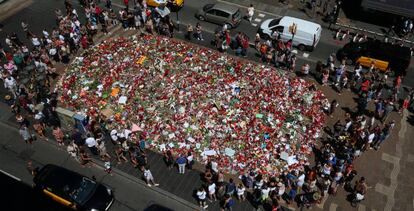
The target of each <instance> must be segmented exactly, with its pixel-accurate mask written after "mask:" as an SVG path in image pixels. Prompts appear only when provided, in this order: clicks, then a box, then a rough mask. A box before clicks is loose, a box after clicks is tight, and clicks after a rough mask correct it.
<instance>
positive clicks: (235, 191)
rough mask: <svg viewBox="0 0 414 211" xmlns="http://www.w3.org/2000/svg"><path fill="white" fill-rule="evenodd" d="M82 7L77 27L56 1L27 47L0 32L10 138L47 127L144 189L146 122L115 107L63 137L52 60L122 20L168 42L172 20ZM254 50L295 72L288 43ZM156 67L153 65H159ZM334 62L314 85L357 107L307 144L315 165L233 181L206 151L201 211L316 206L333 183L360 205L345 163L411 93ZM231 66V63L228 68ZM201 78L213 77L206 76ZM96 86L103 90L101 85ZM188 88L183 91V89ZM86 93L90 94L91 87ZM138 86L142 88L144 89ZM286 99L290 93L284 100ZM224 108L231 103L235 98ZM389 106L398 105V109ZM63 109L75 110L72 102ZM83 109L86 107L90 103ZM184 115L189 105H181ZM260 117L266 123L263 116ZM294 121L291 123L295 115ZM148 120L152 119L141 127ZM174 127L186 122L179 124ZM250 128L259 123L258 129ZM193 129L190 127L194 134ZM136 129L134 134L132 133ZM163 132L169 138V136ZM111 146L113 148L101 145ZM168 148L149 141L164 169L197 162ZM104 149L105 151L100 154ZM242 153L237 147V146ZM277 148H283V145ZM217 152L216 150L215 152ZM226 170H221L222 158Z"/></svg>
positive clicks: (386, 129)
mask: <svg viewBox="0 0 414 211" xmlns="http://www.w3.org/2000/svg"><path fill="white" fill-rule="evenodd" d="M82 4H83V5H84V9H85V16H86V21H85V23H81V21H80V18H79V16H78V14H77V11H76V10H75V9H74V8H73V7H72V6H71V4H70V3H69V1H65V6H66V15H64V14H63V12H62V11H60V10H58V9H57V10H56V11H55V14H56V20H57V27H56V28H54V29H53V30H52V31H47V30H46V29H44V30H43V32H42V35H41V36H38V35H35V34H34V33H32V32H31V30H30V25H29V24H28V23H26V22H22V24H21V26H22V30H23V31H24V32H25V34H26V38H27V39H28V40H29V41H30V42H31V44H32V46H33V48H30V47H29V46H28V45H25V44H24V42H22V41H21V40H20V38H19V37H18V36H17V34H16V33H12V34H10V36H7V38H6V40H5V42H6V44H7V45H8V49H9V50H6V49H4V48H2V49H1V52H0V57H1V58H2V62H3V63H4V64H3V65H2V67H1V72H2V80H3V83H4V87H5V88H6V89H7V90H8V92H9V94H8V95H6V97H5V98H4V100H5V102H6V103H7V104H8V105H9V106H10V108H11V110H12V112H13V113H14V114H15V116H16V121H17V122H18V123H19V133H20V135H21V137H22V139H23V140H24V141H26V142H27V143H29V144H31V143H32V142H33V141H34V140H36V139H37V137H39V138H40V139H47V137H48V135H47V132H46V131H52V132H51V134H52V136H53V137H54V139H55V140H56V143H57V144H58V146H59V147H64V146H65V147H66V150H67V152H68V153H69V154H70V155H71V156H72V157H73V158H74V159H76V160H78V161H79V162H80V164H81V165H88V164H90V163H91V162H93V159H92V157H91V154H92V155H94V156H96V157H99V158H100V159H101V160H103V161H104V162H105V168H106V171H107V172H108V173H110V172H111V168H112V164H111V160H113V159H112V158H115V160H116V161H117V162H118V163H123V162H130V163H131V164H132V165H133V166H134V167H136V168H138V169H139V170H140V171H142V173H143V178H144V179H145V181H146V182H147V184H148V186H152V185H154V186H158V183H156V182H155V181H154V177H153V175H152V173H151V171H150V168H149V163H148V159H147V151H146V150H147V148H148V147H149V145H151V144H153V143H154V142H151V143H150V142H148V140H149V139H148V137H149V136H151V134H149V132H148V133H146V132H144V130H147V131H150V130H149V129H148V128H147V129H146V127H148V126H146V125H142V124H141V125H140V124H135V122H133V121H128V119H125V118H124V117H126V116H128V114H130V113H128V112H127V113H124V112H119V111H118V112H117V111H115V114H105V115H95V114H94V113H93V112H92V113H88V117H87V118H86V120H85V121H84V124H83V125H82V128H79V129H74V130H73V131H63V130H62V129H61V125H60V121H59V118H58V114H57V112H56V108H57V105H58V101H59V99H62V98H60V97H61V93H60V92H59V91H61V90H58V89H54V87H53V86H52V83H53V80H54V79H55V78H56V77H57V76H58V74H59V73H58V72H57V71H56V66H57V64H59V63H63V64H68V63H69V61H70V60H71V59H72V58H73V56H74V55H76V54H77V53H78V51H79V49H81V48H82V49H89V48H90V47H91V46H92V45H93V43H94V42H93V37H94V36H95V35H96V34H97V33H99V32H98V29H100V30H101V32H102V33H108V30H107V28H108V27H110V26H113V25H117V24H121V25H122V27H123V28H124V29H125V30H131V29H137V30H141V29H145V31H146V32H147V33H148V34H156V33H158V34H161V35H164V36H167V37H172V36H173V33H174V27H173V24H172V22H171V19H170V18H169V15H166V16H164V15H163V14H164V11H160V12H159V11H156V10H150V9H149V8H148V7H146V5H145V1H143V2H141V4H140V3H138V4H135V6H134V8H133V9H132V10H129V9H128V8H126V9H125V10H121V11H120V12H119V14H117V13H115V12H114V11H113V10H112V8H111V1H110V0H107V1H106V4H105V7H106V9H102V8H100V6H99V5H98V4H95V3H94V1H82ZM187 32H188V36H187V39H193V38H195V39H198V40H201V41H202V40H204V39H203V35H202V28H201V25H200V24H197V25H196V26H195V29H193V28H192V26H190V25H189V26H187ZM149 39H151V38H149ZM212 44H213V45H215V46H216V47H217V49H218V50H219V51H221V52H224V51H227V49H229V48H230V49H235V50H236V53H237V54H238V55H242V56H246V54H247V49H248V48H249V38H248V37H247V36H246V35H245V34H244V33H238V34H237V35H236V37H235V38H234V39H232V38H231V37H230V32H229V30H228V29H227V27H226V26H224V27H223V28H221V29H220V30H218V31H217V33H216V37H215V39H214V40H213V41H212ZM255 47H256V49H257V51H258V52H259V53H260V55H261V59H262V61H263V62H265V63H267V64H272V65H275V66H276V67H285V68H286V70H288V71H294V70H296V67H295V60H296V58H295V56H294V54H293V53H292V52H291V50H292V43H291V41H288V42H286V43H285V42H282V41H280V40H279V39H278V37H277V34H275V36H274V37H272V38H271V39H269V40H266V41H265V42H262V39H261V38H260V36H257V37H256V38H255ZM106 50H107V49H106ZM188 53H189V52H184V51H183V52H182V54H185V55H186V56H184V57H183V58H184V60H185V61H184V60H183V61H184V62H188V61H192V60H197V59H200V57H197V56H196V55H187V54H188ZM197 53H199V52H197ZM104 54H105V55H106V56H107V58H108V60H111V59H113V57H112V56H113V55H110V53H108V52H105V53H104ZM143 56H145V55H137V58H138V60H134V61H132V60H131V62H132V63H136V64H139V65H142V64H144V63H145V60H146V58H144V57H143ZM83 62H87V61H86V60H85V61H83ZM159 62H160V63H162V61H159ZM340 62H341V63H340V64H339V66H336V61H335V57H334V55H331V56H330V57H329V58H328V61H327V62H326V63H325V64H322V63H320V64H319V65H318V67H317V68H316V70H315V71H313V74H314V76H315V77H316V78H317V79H318V80H319V81H320V82H321V84H322V85H330V86H332V87H333V88H334V89H335V90H337V92H338V94H341V92H342V90H343V89H350V90H353V91H355V92H356V93H357V95H358V96H359V100H358V106H357V108H356V110H355V111H349V112H348V113H347V114H346V116H345V118H344V121H343V120H338V121H337V122H336V123H335V124H334V125H333V128H332V129H328V130H327V132H326V134H328V135H327V136H324V137H323V138H320V139H321V144H319V145H318V144H313V143H312V144H311V145H309V147H312V148H313V149H312V151H313V152H314V154H315V157H316V158H315V160H316V163H315V164H313V165H312V164H311V163H310V162H304V163H301V165H300V167H299V168H281V169H280V171H277V172H272V173H270V171H267V172H266V171H263V169H260V171H258V169H259V168H258V167H256V168H254V169H252V170H248V169H246V170H245V171H240V172H238V173H240V174H241V177H240V178H241V180H240V182H236V180H235V179H232V178H230V179H228V180H227V179H225V177H226V175H227V174H226V173H227V171H226V169H225V167H226V166H225V165H223V160H222V159H220V158H219V157H217V156H215V155H214V156H209V155H206V156H204V157H205V158H206V159H204V160H203V162H204V163H205V164H206V165H205V166H206V168H205V172H204V173H203V182H204V185H203V186H202V187H199V188H198V189H197V191H196V196H197V198H198V200H199V204H200V206H201V207H203V208H207V207H208V205H207V203H206V202H207V200H210V201H211V202H214V201H217V200H218V201H220V206H221V208H222V209H223V210H226V209H227V210H231V209H232V207H233V206H234V204H235V199H237V200H239V201H244V200H246V195H247V193H251V194H252V196H253V200H252V203H253V204H254V205H255V206H257V207H258V206H259V205H263V206H264V207H271V209H272V210H278V209H279V208H280V204H281V203H282V202H286V203H287V204H290V203H293V202H297V203H299V205H300V206H310V205H311V204H312V203H318V202H321V200H323V199H324V197H327V196H328V195H329V194H335V193H336V192H337V188H338V187H341V186H343V187H344V188H345V189H346V190H348V191H351V192H352V193H354V194H353V195H355V197H356V196H358V197H359V198H358V199H361V196H362V198H363V197H364V195H365V194H366V192H367V189H368V188H369V186H368V185H367V184H366V181H365V178H364V177H361V178H360V179H358V180H357V181H356V182H355V185H353V186H352V185H351V184H352V181H353V179H354V177H355V176H356V174H357V172H356V170H355V169H354V167H353V161H354V160H355V159H356V158H358V157H359V156H360V155H361V154H362V153H364V152H365V151H367V150H371V149H375V150H378V149H379V148H380V147H381V144H382V143H384V141H386V140H387V138H388V137H389V135H390V133H391V131H392V129H393V128H394V126H395V121H393V120H391V121H388V117H389V114H390V113H391V112H392V111H395V110H397V111H403V110H404V109H408V107H409V106H410V105H411V104H412V99H413V98H412V97H413V92H410V93H409V94H408V95H407V97H406V98H404V99H403V101H402V102H401V101H400V96H399V94H400V90H401V77H397V78H396V79H395V82H394V84H392V85H390V84H387V74H380V73H379V71H378V70H375V68H371V69H369V70H368V71H365V70H363V69H362V68H361V67H360V66H358V65H357V66H356V68H355V69H354V70H349V69H348V67H347V66H346V65H345V63H343V62H342V61H340ZM234 65H238V64H237V63H234ZM92 66H93V65H92ZM94 67H96V66H94ZM161 69H162V68H158V70H159V71H163V72H162V74H161V75H162V78H164V79H165V78H166V77H169V76H171V73H168V70H161ZM226 71H229V72H233V71H235V72H236V74H240V73H237V71H241V70H240V68H239V69H231V68H229V69H228V70H226ZM119 73H120V72H118V73H115V72H113V73H111V74H114V75H116V74H119ZM301 73H302V74H304V75H307V74H309V73H310V67H309V65H304V66H303V67H302V68H301ZM168 74H170V75H168ZM232 74H233V73H232ZM239 76H240V75H239ZM93 77H95V76H93ZM127 77H130V76H127ZM209 80H211V81H213V80H214V79H209ZM211 81H210V82H209V83H211ZM292 81H295V80H292ZM69 82H71V83H75V81H70V80H69ZM111 82H112V81H111ZM296 82H297V84H292V85H289V83H292V82H289V81H288V82H285V83H287V87H289V90H290V92H292V90H294V89H295V88H297V87H291V86H293V85H298V84H302V82H298V81H296ZM268 83H270V82H268ZM230 84H231V83H230ZM95 85H96V88H97V92H96V93H94V94H96V95H98V96H99V95H100V97H102V96H104V95H105V94H106V95H107V97H108V98H110V99H111V100H112V101H113V102H112V103H114V102H115V101H117V103H116V104H118V102H119V99H120V98H121V97H122V96H123V94H125V87H123V86H124V84H118V85H117V86H114V87H112V86H111V89H110V90H111V91H110V92H109V93H104V92H102V88H99V85H100V84H95ZM102 85H103V86H106V85H105V84H102ZM145 86H148V85H145ZM187 86H191V85H189V84H187ZM231 86H232V88H231V89H229V90H230V91H229V93H227V94H228V95H229V96H233V97H240V91H244V90H243V88H245V87H243V84H231ZM244 86H245V85H244ZM64 88H65V87H64ZM89 88H92V85H91V86H90V87H89ZM182 88H186V87H182ZM306 88H308V89H309V90H310V91H313V89H314V88H315V87H314V86H306ZM139 89H144V86H143V87H140V88H139ZM82 90H84V93H85V92H87V91H88V90H87V89H86V90H85V89H82ZM65 91H68V90H65ZM176 91H177V93H174V94H176V95H177V99H181V98H182V97H183V96H182V95H183V94H185V92H188V91H185V90H184V91H183V90H180V89H177V90H176ZM296 91H297V90H296ZM123 92H124V93H123ZM259 93H260V94H263V93H264V94H266V92H263V93H262V92H258V93H257V94H259ZM65 94H68V93H65ZM72 94H75V95H76V94H79V96H76V97H79V98H80V99H82V98H83V96H82V93H72ZM164 94H165V93H164ZM192 94H193V93H192ZM250 94H251V93H250ZM85 95H86V94H85ZM287 95H288V96H289V94H287ZM68 96H69V95H67V96H66V97H68ZM180 96H181V98H180ZM70 97H71V99H70V98H67V99H65V100H76V99H78V98H73V95H70ZM290 97H291V96H290ZM161 99H162V98H161ZM125 100H126V99H125ZM314 100H315V99H314ZM303 101H306V100H303ZM371 101H373V104H374V105H375V106H374V107H375V109H374V110H369V109H368V106H369V102H371ZM91 102H92V101H91ZM232 102H233V101H232ZM268 102H270V101H268ZM96 103H97V104H99V103H102V102H100V101H99V102H96ZM121 104H122V103H121ZM229 104H230V103H229ZM232 104H237V102H233V103H232ZM398 105H401V106H400V107H398ZM71 106H73V107H74V108H77V107H76V105H74V104H72V105H71ZM226 106H228V105H226V104H217V103H215V105H212V106H210V107H209V109H212V110H214V111H213V112H215V113H220V112H223V109H222V107H226ZM338 106H339V104H338V102H337V101H336V100H333V101H332V102H329V101H328V100H326V99H325V100H323V101H322V102H321V104H320V107H321V108H322V109H324V111H325V112H326V115H327V116H332V115H333V114H334V113H335V109H336V107H338ZM87 107H91V105H88V106H87ZM193 107H194V105H193ZM397 107H398V108H397ZM79 108H80V107H79ZM143 108H145V109H148V108H152V107H151V106H147V107H143ZM214 108H215V109H214ZM227 108H228V107H227ZM174 109H176V111H177V112H178V113H181V108H178V107H177V108H174ZM190 109H191V106H190ZM186 110H189V109H188V108H186ZM258 112H259V111H258ZM260 112H263V111H260ZM103 113H105V112H103ZM103 113H100V114H103ZM257 114H260V113H257ZM257 114H256V113H255V114H254V115H255V117H256V118H257V119H262V118H265V117H263V115H262V114H260V115H257ZM143 115H145V112H144V110H143V109H142V110H141V109H140V110H139V111H138V117H137V118H138V120H140V121H144V119H145V117H143ZM229 115H232V114H229ZM194 116H197V114H196V113H195V114H194ZM105 117H111V118H112V119H111V120H110V121H107V119H105ZM266 118H268V117H266ZM274 118H277V117H274ZM296 118H299V117H296ZM154 121H155V119H154ZM170 121H172V119H171V120H170ZM174 121H175V120H174ZM177 121H178V120H177ZM188 121H191V120H188ZM268 121H270V120H269V119H268ZM295 121H298V120H297V119H296V120H295ZM114 122H122V123H124V124H115V123H114ZM152 123H153V122H152V120H151V123H150V124H152ZM167 123H168V124H167V125H166V128H165V129H167V130H171V131H173V129H174V125H172V124H171V123H172V122H167ZM180 123H181V122H180ZM182 123H183V125H185V123H186V122H182ZM190 123H191V122H190ZM187 124H188V123H187ZM207 124H211V123H207ZM253 124H256V123H253ZM318 124H319V123H318ZM255 126H257V127H260V126H264V125H255ZM175 127H177V126H175ZM183 128H184V129H185V130H190V129H189V128H192V125H187V126H184V127H183ZM175 129H176V128H175ZM260 129H262V128H260ZM83 130H85V131H83ZM192 130H195V129H194V128H193V129H192ZM85 132H86V133H85ZM137 132H139V134H140V135H137ZM314 132H315V131H314ZM34 134H36V135H34ZM69 134H70V135H69ZM166 135H167V136H170V134H166ZM195 135H196V136H195V137H190V138H191V139H190V138H188V139H187V140H188V141H187V144H188V145H191V144H190V143H191V142H198V141H199V140H198V138H201V137H198V136H200V134H195ZM273 135H276V134H273V133H271V132H268V133H263V137H260V140H263V143H262V142H260V140H259V141H258V142H257V143H258V144H262V145H261V146H260V147H259V148H262V149H261V150H263V151H266V150H265V149H269V150H273V149H276V147H275V148H273V147H274V146H271V142H270V141H269V140H270V136H273ZM313 135H314V134H313ZM290 136H293V135H290V134H287V135H285V136H284V137H283V138H282V139H284V140H285V141H286V140H289V139H290ZM155 137H156V136H155ZM155 137H153V139H155ZM173 138H174V137H173ZM182 138H185V137H182ZM152 141H154V140H152ZM110 142H111V143H112V145H108V144H109V143H110ZM155 143H156V142H155ZM162 144H164V145H162ZM217 144H218V143H217ZM168 145H169V142H163V143H161V142H159V145H157V147H160V146H163V147H164V150H160V148H158V150H160V151H163V154H164V160H165V162H166V165H167V166H168V168H172V167H173V166H174V165H175V164H177V166H178V169H179V171H178V172H179V173H181V174H184V172H185V170H186V169H192V166H193V164H194V162H195V160H197V156H200V153H199V152H197V151H195V150H194V149H195V148H196V147H195V146H192V148H191V149H193V150H189V149H188V148H187V146H185V147H177V146H176V147H172V146H168ZM176 145H178V143H176ZM225 147H226V149H225V150H227V148H229V149H231V145H226V146H225ZM271 147H272V148H271ZM285 147H286V146H285ZM289 147H291V150H290V152H292V151H293V153H295V151H294V150H300V146H299V147H297V148H295V147H296V146H294V145H290V146H289ZM112 148H113V150H112V151H109V150H108V149H112ZM292 148H294V149H292ZM178 149H179V150H178ZM241 149H242V150H243V148H241ZM277 149H278V150H277V153H278V154H280V150H281V149H282V148H277ZM234 150H235V149H234ZM285 150H287V149H286V148H285ZM218 151H219V150H218ZM222 151H223V152H224V148H223V149H222ZM258 151H260V149H258ZM223 152H222V153H223ZM226 153H227V154H231V151H230V150H227V151H226ZM233 153H234V152H233ZM264 154H265V153H264ZM251 156H252V157H254V156H258V154H252V155H251ZM238 158H239V160H240V159H243V158H242V157H238ZM244 159H246V158H244ZM267 159H268V158H267ZM256 161H257V160H255V162H256ZM239 162H241V161H239ZM226 164H229V161H227V162H226ZM259 164H260V163H259ZM256 165H257V164H256ZM238 167H240V166H238ZM243 167H244V166H243ZM233 173H234V172H233Z"/></svg>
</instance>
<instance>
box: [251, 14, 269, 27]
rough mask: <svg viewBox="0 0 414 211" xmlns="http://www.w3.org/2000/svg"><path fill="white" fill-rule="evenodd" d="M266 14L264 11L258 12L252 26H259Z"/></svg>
mask: <svg viewBox="0 0 414 211" xmlns="http://www.w3.org/2000/svg"><path fill="white" fill-rule="evenodd" d="M265 16H266V15H265V14H263V13H258V14H257V16H256V17H255V18H254V19H253V21H252V22H251V24H252V26H254V27H257V26H258V25H259V24H260V23H261V22H262V21H263V19H264V17H265Z"/></svg>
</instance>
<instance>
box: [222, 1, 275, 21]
mask: <svg viewBox="0 0 414 211" xmlns="http://www.w3.org/2000/svg"><path fill="white" fill-rule="evenodd" d="M217 1H218V2H221V3H223V4H228V5H233V6H238V7H241V8H245V9H247V8H248V7H246V6H244V5H240V4H236V3H231V2H228V1H223V0H217ZM254 10H255V11H256V12H259V13H264V14H268V15H273V16H275V17H277V18H280V17H282V16H281V15H277V14H274V13H271V12H266V11H263V10H257V9H254Z"/></svg>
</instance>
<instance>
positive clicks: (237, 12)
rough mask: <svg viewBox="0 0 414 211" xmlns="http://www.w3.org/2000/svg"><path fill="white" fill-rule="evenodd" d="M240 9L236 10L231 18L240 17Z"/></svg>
mask: <svg viewBox="0 0 414 211" xmlns="http://www.w3.org/2000/svg"><path fill="white" fill-rule="evenodd" d="M240 16H241V15H240V10H237V11H236V12H235V13H234V14H233V19H238V18H239V17H240Z"/></svg>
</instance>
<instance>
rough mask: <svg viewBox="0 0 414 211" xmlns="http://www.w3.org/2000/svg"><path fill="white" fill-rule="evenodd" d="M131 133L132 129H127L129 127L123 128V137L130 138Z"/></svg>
mask: <svg viewBox="0 0 414 211" xmlns="http://www.w3.org/2000/svg"><path fill="white" fill-rule="evenodd" d="M131 133H132V131H131V130H129V129H124V136H125V139H126V140H128V139H129V138H130V135H131Z"/></svg>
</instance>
